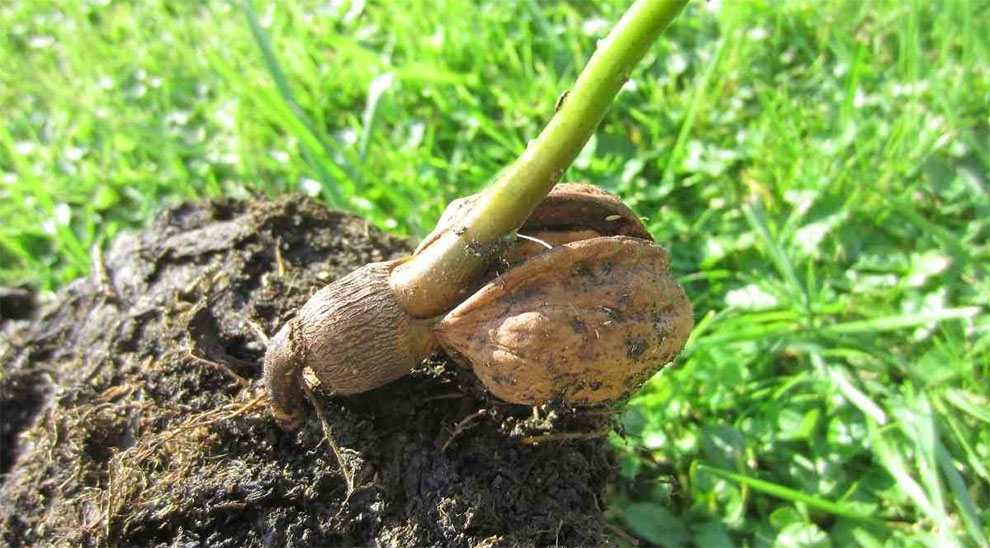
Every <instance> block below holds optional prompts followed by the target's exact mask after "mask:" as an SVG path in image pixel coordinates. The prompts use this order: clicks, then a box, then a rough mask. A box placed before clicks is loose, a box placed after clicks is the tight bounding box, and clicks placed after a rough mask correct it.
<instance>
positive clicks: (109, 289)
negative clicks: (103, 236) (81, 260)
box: [89, 243, 120, 304]
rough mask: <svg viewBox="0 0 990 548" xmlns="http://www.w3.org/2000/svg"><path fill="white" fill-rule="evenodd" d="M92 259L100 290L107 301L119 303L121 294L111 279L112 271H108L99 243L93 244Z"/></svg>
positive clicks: (90, 252) (90, 253)
mask: <svg viewBox="0 0 990 548" xmlns="http://www.w3.org/2000/svg"><path fill="white" fill-rule="evenodd" d="M89 255H90V260H91V262H92V263H93V264H92V268H93V272H94V273H96V283H98V284H99V285H100V292H101V293H102V294H103V297H104V298H105V299H106V300H107V302H111V303H114V304H117V303H119V302H120V295H119V294H118V293H117V290H116V289H114V287H113V282H111V281H110V273H109V272H108V271H107V263H106V260H105V259H104V257H103V248H102V247H101V246H100V244H99V243H95V244H93V247H91V248H90V251H89Z"/></svg>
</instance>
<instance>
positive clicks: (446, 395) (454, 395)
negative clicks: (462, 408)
mask: <svg viewBox="0 0 990 548" xmlns="http://www.w3.org/2000/svg"><path fill="white" fill-rule="evenodd" d="M464 396H466V394H465V393H464V392H446V393H444V394H437V395H435V396H430V397H428V398H423V401H424V402H428V401H437V400H456V399H458V398H463V397H464Z"/></svg>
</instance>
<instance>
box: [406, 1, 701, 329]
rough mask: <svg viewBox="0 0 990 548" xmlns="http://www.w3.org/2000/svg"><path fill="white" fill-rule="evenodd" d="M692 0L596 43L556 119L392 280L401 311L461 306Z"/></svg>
mask: <svg viewBox="0 0 990 548" xmlns="http://www.w3.org/2000/svg"><path fill="white" fill-rule="evenodd" d="M686 3H687V0H638V1H637V2H636V3H634V4H633V5H632V6H631V7H630V8H629V10H627V11H626V13H625V15H623V17H622V19H621V20H620V21H619V23H618V24H617V25H616V26H615V28H614V29H612V32H611V33H609V35H608V37H607V38H605V39H604V40H601V41H600V42H599V43H598V47H597V49H596V50H595V53H594V55H593V56H592V57H591V60H590V61H588V64H587V65H586V66H585V68H584V70H583V71H582V72H581V75H580V76H579V77H578V79H577V82H575V84H574V87H573V88H572V89H571V90H570V92H569V93H568V94H567V95H566V97H565V99H564V101H563V102H562V103H561V105H560V108H559V109H558V110H557V112H556V114H555V115H554V117H553V119H551V120H550V123H549V124H548V125H547V126H546V128H544V130H543V132H542V133H540V135H539V137H537V138H536V140H534V141H533V142H532V143H530V145H529V146H528V147H527V148H526V151H525V152H523V154H522V156H520V157H519V159H517V160H516V161H515V162H514V163H513V164H512V165H511V166H510V167H509V168H508V169H507V170H506V171H505V172H504V173H503V174H502V176H501V177H499V179H498V180H497V181H495V182H494V184H492V186H491V187H490V188H489V189H488V190H487V191H486V192H485V194H484V195H483V196H482V198H481V200H480V201H479V202H478V204H477V205H476V206H475V207H474V209H473V210H472V211H471V213H470V215H468V216H467V217H466V218H465V219H464V222H463V225H462V226H461V227H459V229H458V230H455V231H452V232H449V233H447V234H445V235H444V236H443V237H441V238H440V240H438V241H437V242H435V243H434V244H433V245H431V246H430V248H429V249H428V250H426V251H425V252H424V253H422V254H420V255H417V256H416V257H414V258H413V259H412V260H411V261H409V262H407V263H405V264H402V265H400V266H399V267H397V268H396V269H395V271H393V273H392V287H393V288H394V289H395V290H396V298H397V299H398V301H399V304H400V305H401V306H402V307H403V308H404V309H405V310H407V311H408V312H409V313H410V314H412V315H413V316H416V317H420V318H427V317H431V316H436V315H438V314H442V313H444V312H446V311H448V310H450V309H451V308H452V307H454V306H456V305H457V304H458V303H459V302H461V301H463V300H464V298H465V297H467V296H468V294H469V292H470V291H471V290H472V289H473V286H474V284H475V283H476V282H477V276H478V275H479V273H481V272H484V271H485V269H486V266H487V265H488V264H489V261H491V259H492V256H494V255H495V253H494V252H493V250H497V248H498V246H499V244H500V242H501V240H502V239H503V238H504V237H505V236H506V235H507V234H510V233H511V232H512V231H514V230H516V229H517V228H519V226H520V225H522V223H523V222H524V221H525V220H526V218H527V217H529V215H530V213H532V212H533V209H534V208H536V206H537V205H538V204H539V203H540V201H541V200H542V199H543V197H544V196H546V195H547V193H548V192H549V191H550V189H551V188H553V185H554V184H556V183H557V181H558V180H560V177H561V176H562V175H563V173H564V171H566V170H567V168H568V167H569V166H570V165H571V163H572V162H573V161H574V158H575V157H577V155H578V153H579V152H581V148H582V147H584V145H585V143H587V142H588V139H590V138H591V135H592V134H593V133H594V131H595V128H597V127H598V124H599V123H600V122H601V120H602V118H603V117H604V116H605V112H606V111H607V110H608V108H609V106H610V105H611V104H612V100H613V99H614V98H615V95H616V94H617V93H618V92H619V90H620V89H621V88H622V85H623V84H625V83H626V81H627V80H628V79H629V73H630V72H631V71H632V69H633V68H634V67H635V66H636V65H637V64H638V63H639V61H640V60H641V59H642V58H643V55H645V54H646V51H647V50H648V49H649V48H650V45H651V44H653V42H654V41H656V39H657V37H658V36H660V33H661V32H663V30H664V29H665V28H667V25H669V24H670V22H671V21H672V20H673V19H674V17H676V16H677V14H678V13H679V12H680V11H681V9H682V8H683V7H684V5H685V4H686Z"/></svg>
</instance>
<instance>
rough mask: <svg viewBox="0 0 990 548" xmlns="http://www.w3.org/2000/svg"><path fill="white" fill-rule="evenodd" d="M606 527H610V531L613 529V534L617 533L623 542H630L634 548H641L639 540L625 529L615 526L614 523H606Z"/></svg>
mask: <svg viewBox="0 0 990 548" xmlns="http://www.w3.org/2000/svg"><path fill="white" fill-rule="evenodd" d="M605 526H606V527H608V528H609V529H611V530H612V532H613V533H615V534H616V535H619V536H620V537H622V540H624V541H626V542H628V543H629V544H632V545H633V546H639V545H640V542H639V539H637V538H636V537H634V536H632V535H630V534H629V532H627V531H626V530H625V529H623V528H621V527H619V526H618V525H615V524H613V523H606V524H605Z"/></svg>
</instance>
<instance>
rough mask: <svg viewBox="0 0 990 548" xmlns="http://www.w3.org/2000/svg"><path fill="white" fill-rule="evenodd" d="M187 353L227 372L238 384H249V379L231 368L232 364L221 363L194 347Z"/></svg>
mask: <svg viewBox="0 0 990 548" xmlns="http://www.w3.org/2000/svg"><path fill="white" fill-rule="evenodd" d="M186 354H187V355H188V356H189V357H190V358H192V359H194V360H196V361H199V362H202V363H205V364H206V365H209V366H212V367H215V368H217V369H219V370H220V371H222V372H224V373H226V374H227V376H229V377H230V378H231V379H233V380H234V382H236V383H237V384H238V385H240V386H242V387H243V386H247V385H248V381H247V379H245V378H244V377H242V376H240V375H238V374H237V372H236V371H234V370H233V369H231V368H230V366H228V365H227V364H224V363H220V362H218V361H214V360H211V359H209V358H207V357H205V356H200V355H197V354H196V352H195V351H194V350H193V349H191V348H190V349H188V350H187V352H186Z"/></svg>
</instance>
